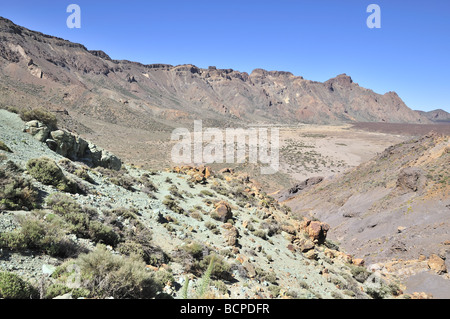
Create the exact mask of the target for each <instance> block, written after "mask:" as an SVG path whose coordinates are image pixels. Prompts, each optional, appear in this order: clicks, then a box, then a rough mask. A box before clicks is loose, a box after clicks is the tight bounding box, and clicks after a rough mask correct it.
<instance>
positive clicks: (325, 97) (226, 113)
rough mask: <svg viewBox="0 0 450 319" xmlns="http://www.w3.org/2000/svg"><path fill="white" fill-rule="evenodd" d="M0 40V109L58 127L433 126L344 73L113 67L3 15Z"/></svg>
mask: <svg viewBox="0 0 450 319" xmlns="http://www.w3.org/2000/svg"><path fill="white" fill-rule="evenodd" d="M0 39H1V41H0V92H1V94H0V106H3V107H5V106H8V107H17V108H23V107H28V108H34V107H45V108H47V109H50V110H54V111H59V112H57V114H58V116H59V117H60V118H61V119H62V120H61V119H60V123H62V125H65V126H66V128H69V129H72V130H75V131H78V132H79V133H82V132H83V130H88V128H87V126H85V124H86V123H85V120H84V119H88V120H89V121H91V120H95V119H97V120H101V121H103V122H106V123H112V124H117V125H119V126H123V127H131V128H138V129H143V130H150V131H153V130H163V131H170V130H172V128H173V127H175V126H179V123H181V122H189V123H192V121H193V119H203V120H204V121H206V122H208V123H209V124H211V125H212V124H213V125H215V126H221V125H222V126H223V125H230V123H233V124H236V123H283V124H297V123H320V124H335V123H352V122H358V121H360V122H396V123H429V122H430V121H429V120H428V119H427V118H426V117H425V116H423V115H421V114H419V113H417V112H415V111H413V110H411V109H410V108H408V107H407V106H406V105H405V103H404V102H403V101H402V99H401V98H400V97H399V96H398V95H397V94H396V93H394V92H388V93H386V94H383V95H381V94H377V93H375V92H373V91H372V90H369V89H366V88H362V87H360V86H359V85H358V84H356V83H354V82H353V80H352V79H351V77H350V76H348V75H346V74H341V75H338V76H337V77H335V78H332V79H330V80H328V81H326V82H324V83H321V82H315V81H310V80H306V79H304V78H303V77H301V76H295V75H293V74H292V73H290V72H281V71H266V70H262V69H256V70H254V71H253V72H251V74H248V73H246V72H239V71H235V70H232V69H217V68H216V67H212V66H211V67H209V68H208V69H202V68H199V67H196V66H194V65H190V64H186V65H178V66H172V65H167V64H152V65H143V64H140V63H137V62H130V61H126V60H121V61H117V60H113V59H111V58H110V57H109V56H108V55H107V54H106V53H104V52H103V51H90V50H88V49H87V48H86V47H84V46H83V45H81V44H76V43H72V42H69V41H66V40H63V39H60V38H57V37H53V36H49V35H45V34H42V33H39V32H35V31H31V30H28V29H26V28H23V27H21V26H17V25H15V24H14V23H13V22H11V21H10V20H7V19H4V18H0ZM90 129H92V125H91V126H90ZM104 129H105V130H108V127H105V128H104ZM115 129H117V128H115Z"/></svg>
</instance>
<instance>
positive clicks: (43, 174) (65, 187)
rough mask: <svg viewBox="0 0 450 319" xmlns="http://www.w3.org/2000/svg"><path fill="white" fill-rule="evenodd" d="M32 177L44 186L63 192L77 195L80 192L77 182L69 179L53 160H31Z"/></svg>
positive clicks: (29, 168) (29, 163) (28, 168)
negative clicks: (53, 187)
mask: <svg viewBox="0 0 450 319" xmlns="http://www.w3.org/2000/svg"><path fill="white" fill-rule="evenodd" d="M27 170H28V173H30V175H31V176H33V177H34V178H35V179H36V180H37V181H39V182H41V183H42V184H44V185H51V186H55V187H56V188H58V190H60V191H62V192H70V193H76V192H78V191H80V189H79V188H78V186H77V185H76V183H75V182H73V181H71V180H69V179H67V177H66V176H65V175H64V173H63V171H62V169H61V168H60V167H59V166H58V165H57V164H56V162H55V161H54V160H52V159H49V158H46V157H41V158H36V159H31V160H29V161H28V163H27Z"/></svg>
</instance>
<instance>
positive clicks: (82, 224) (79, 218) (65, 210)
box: [47, 193, 97, 238]
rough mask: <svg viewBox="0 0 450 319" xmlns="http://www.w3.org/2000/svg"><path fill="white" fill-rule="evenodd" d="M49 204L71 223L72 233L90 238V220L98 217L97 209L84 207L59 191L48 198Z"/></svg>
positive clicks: (70, 229)
mask: <svg viewBox="0 0 450 319" xmlns="http://www.w3.org/2000/svg"><path fill="white" fill-rule="evenodd" d="M47 205H48V206H49V207H50V208H51V209H52V210H53V211H54V212H55V213H56V214H58V215H59V216H61V217H62V218H63V219H64V220H65V221H66V222H67V223H68V224H69V231H70V232H71V233H74V234H76V235H78V236H81V237H85V238H89V226H90V221H91V220H94V219H95V218H96V217H97V212H96V211H94V210H92V209H89V208H86V207H82V206H81V205H80V204H78V203H77V202H76V201H74V200H73V199H72V198H70V197H68V196H67V195H64V194H58V193H56V194H53V195H51V196H50V197H49V198H48V199H47Z"/></svg>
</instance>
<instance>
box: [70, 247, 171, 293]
mask: <svg viewBox="0 0 450 319" xmlns="http://www.w3.org/2000/svg"><path fill="white" fill-rule="evenodd" d="M72 263H73V264H76V265H78V266H79V267H80V270H81V283H80V284H81V287H82V288H85V289H87V290H89V291H90V297H92V298H106V297H113V298H115V299H148V298H154V297H155V296H156V294H157V293H158V292H159V291H161V289H162V287H161V286H160V284H158V282H157V281H156V280H155V279H154V275H153V274H152V273H150V272H148V271H147V270H146V269H145V263H144V262H143V261H142V259H140V258H138V257H136V256H131V257H122V256H117V255H113V254H111V253H110V252H109V251H108V250H107V249H106V248H105V247H104V246H102V245H100V246H98V247H97V248H96V249H95V250H94V251H92V252H90V253H88V254H83V255H80V256H79V257H78V258H77V259H76V260H74V261H73V262H72Z"/></svg>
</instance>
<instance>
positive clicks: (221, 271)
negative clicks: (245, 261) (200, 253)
mask: <svg viewBox="0 0 450 319" xmlns="http://www.w3.org/2000/svg"><path fill="white" fill-rule="evenodd" d="M211 264H212V270H211V277H212V278H216V279H224V280H230V279H231V266H230V265H229V264H228V263H227V262H226V261H225V260H224V259H223V258H222V257H220V256H217V255H211V254H210V255H207V256H205V257H204V258H203V259H202V260H200V261H199V262H197V263H196V265H195V267H194V271H197V273H201V272H206V271H207V269H208V267H209V266H210V265H211Z"/></svg>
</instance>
